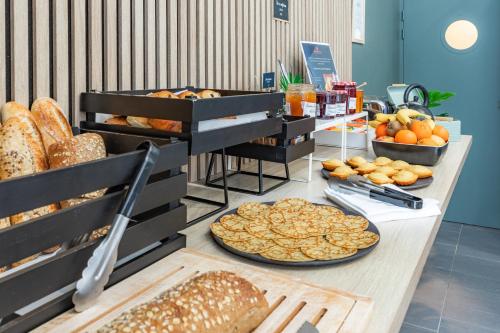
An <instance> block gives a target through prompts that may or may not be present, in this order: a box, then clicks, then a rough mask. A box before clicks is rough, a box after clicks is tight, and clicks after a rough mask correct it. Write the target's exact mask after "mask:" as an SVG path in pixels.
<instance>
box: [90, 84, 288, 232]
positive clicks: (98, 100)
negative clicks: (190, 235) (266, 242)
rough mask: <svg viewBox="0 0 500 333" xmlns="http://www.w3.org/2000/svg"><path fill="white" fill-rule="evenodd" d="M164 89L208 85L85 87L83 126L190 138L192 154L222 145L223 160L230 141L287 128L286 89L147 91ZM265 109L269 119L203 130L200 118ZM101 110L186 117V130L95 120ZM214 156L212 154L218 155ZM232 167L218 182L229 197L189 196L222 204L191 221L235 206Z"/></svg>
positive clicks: (104, 112) (128, 114)
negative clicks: (177, 95) (187, 94)
mask: <svg viewBox="0 0 500 333" xmlns="http://www.w3.org/2000/svg"><path fill="white" fill-rule="evenodd" d="M161 90H169V91H171V92H177V91H181V90H190V91H194V92H199V91H201V90H204V88H198V89H195V88H193V87H186V88H167V89H155V90H134V91H116V92H87V93H82V94H81V111H82V112H84V113H85V114H86V120H85V121H83V122H81V127H82V128H84V129H89V130H101V131H112V132H115V133H123V134H133V135H141V136H147V137H151V138H176V139H179V140H182V141H187V142H188V143H189V155H191V156H195V155H199V154H203V153H210V152H214V151H218V152H220V153H221V154H222V160H224V159H225V156H224V152H225V148H226V147H231V146H236V145H239V144H242V143H245V142H249V141H252V140H255V139H257V138H260V137H265V136H271V135H275V134H278V133H280V132H281V130H282V119H281V116H279V111H280V110H281V109H282V108H283V105H284V94H283V93H278V92H271V93H270V92H260V91H238V90H219V89H217V92H219V93H220V94H221V97H219V98H209V99H167V98H151V97H148V96H146V95H147V94H149V93H152V92H156V91H161ZM263 111H266V112H268V118H267V119H263V120H259V121H253V122H249V123H245V124H239V125H234V126H229V127H223V128H217V129H212V130H208V131H199V123H200V121H205V120H214V119H219V118H223V117H228V116H238V115H245V114H251V113H256V112H263ZM96 113H101V114H113V115H121V116H138V117H140V116H142V117H147V118H156V119H167V120H174V121H180V122H182V132H181V133H175V132H166V131H160V130H155V129H144V128H134V127H129V126H117V125H108V124H102V123H97V122H96V121H95V114H96ZM214 158H215V157H214V156H213V155H212V159H214ZM226 169H227V168H226V164H225V163H222V181H223V185H220V186H218V188H220V189H222V190H223V191H224V201H222V202H219V201H214V200H211V199H207V198H200V197H196V196H187V197H185V199H188V200H191V201H196V202H201V203H205V204H209V205H213V206H215V207H217V208H216V209H215V210H213V211H211V212H209V213H207V214H204V215H202V216H200V217H198V218H196V219H194V220H192V221H189V223H188V224H189V225H193V224H196V223H198V222H201V221H203V220H204V219H206V218H208V217H211V216H213V215H216V214H218V213H220V212H222V211H223V210H225V209H226V208H227V207H228V206H229V195H228V189H227V179H226V174H227V173H226V172H227V170H226Z"/></svg>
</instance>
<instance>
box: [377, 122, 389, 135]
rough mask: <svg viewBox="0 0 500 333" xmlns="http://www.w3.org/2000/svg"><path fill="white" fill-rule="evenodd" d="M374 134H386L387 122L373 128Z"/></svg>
mask: <svg viewBox="0 0 500 333" xmlns="http://www.w3.org/2000/svg"><path fill="white" fill-rule="evenodd" d="M375 135H377V138H380V137H381V136H387V123H385V124H380V125H378V126H377V128H376V129H375Z"/></svg>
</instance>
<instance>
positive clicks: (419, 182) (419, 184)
mask: <svg viewBox="0 0 500 333" xmlns="http://www.w3.org/2000/svg"><path fill="white" fill-rule="evenodd" d="M321 175H322V176H323V178H325V179H328V178H330V171H328V170H326V169H321ZM433 181H434V177H429V178H424V179H419V180H417V181H416V182H415V184H411V185H407V186H401V185H396V186H397V187H399V188H400V189H402V190H405V191H410V190H418V189H419V188H424V187H427V186H429V185H430V184H432V182H433Z"/></svg>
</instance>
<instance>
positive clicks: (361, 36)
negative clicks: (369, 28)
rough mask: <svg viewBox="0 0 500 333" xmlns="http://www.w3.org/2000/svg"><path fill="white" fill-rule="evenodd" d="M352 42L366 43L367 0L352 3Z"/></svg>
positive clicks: (357, 0)
mask: <svg viewBox="0 0 500 333" xmlns="http://www.w3.org/2000/svg"><path fill="white" fill-rule="evenodd" d="M352 41H353V42H354V43H358V44H364V43H365V0H353V1H352Z"/></svg>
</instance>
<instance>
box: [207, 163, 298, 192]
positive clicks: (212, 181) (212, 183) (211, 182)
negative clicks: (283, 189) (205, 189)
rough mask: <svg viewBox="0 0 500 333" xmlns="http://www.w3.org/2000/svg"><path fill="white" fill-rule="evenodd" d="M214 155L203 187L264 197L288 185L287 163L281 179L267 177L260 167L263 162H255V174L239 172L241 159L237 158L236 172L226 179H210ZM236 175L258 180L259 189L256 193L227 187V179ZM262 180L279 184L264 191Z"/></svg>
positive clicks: (271, 176)
mask: <svg viewBox="0 0 500 333" xmlns="http://www.w3.org/2000/svg"><path fill="white" fill-rule="evenodd" d="M215 155H216V154H212V157H211V158H210V164H209V167H208V172H207V178H206V180H205V185H207V186H209V187H215V188H227V189H229V190H231V191H234V192H240V193H246V194H254V195H259V196H260V195H264V194H266V193H268V192H270V191H273V190H275V189H276V188H278V187H280V186H282V185H284V184H286V183H288V182H289V181H290V170H289V169H288V163H283V165H284V166H285V174H286V176H285V177H281V176H275V175H268V174H265V173H264V171H263V167H262V162H263V160H261V159H259V160H257V166H258V167H257V168H258V171H257V172H251V171H243V170H241V157H238V158H237V169H236V171H233V172H231V173H229V174H227V177H225V176H224V174H223V176H222V177H218V178H215V179H211V178H210V175H211V173H212V170H213V166H214V162H215ZM225 167H226V165H225V163H224V162H223V168H225ZM236 175H247V176H254V177H258V180H259V189H258V190H257V191H255V190H248V189H244V188H240V187H234V186H227V178H230V177H232V176H236ZM264 178H267V179H275V180H281V182H279V183H278V184H275V185H273V186H271V187H269V188H268V189H266V190H264ZM221 180H222V181H223V183H224V185H219V184H217V183H218V182H220V181H221Z"/></svg>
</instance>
